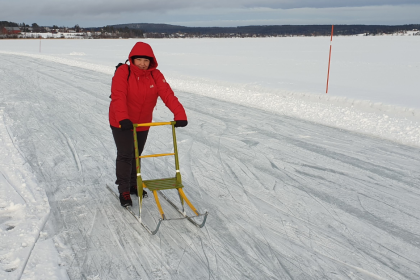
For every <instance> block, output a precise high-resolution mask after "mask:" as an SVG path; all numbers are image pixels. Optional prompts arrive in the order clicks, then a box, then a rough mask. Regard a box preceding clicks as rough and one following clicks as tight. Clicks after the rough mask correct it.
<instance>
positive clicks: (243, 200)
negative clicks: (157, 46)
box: [0, 55, 420, 280]
mask: <svg viewBox="0 0 420 280" xmlns="http://www.w3.org/2000/svg"><path fill="white" fill-rule="evenodd" d="M0 63H1V66H0V75H1V78H0V89H1V95H0V107H2V108H4V113H5V122H6V123H7V126H8V129H9V130H10V131H11V132H12V134H13V135H14V137H15V144H16V145H17V147H18V148H19V150H20V151H21V153H22V156H23V157H24V158H25V160H26V161H27V163H29V165H30V166H31V168H32V169H33V172H34V174H35V175H36V178H37V180H38V181H39V185H40V186H41V187H43V188H45V190H46V192H47V195H48V199H49V203H50V206H51V215H50V219H49V221H48V223H47V227H48V229H49V231H50V234H51V235H53V236H55V241H56V242H55V243H56V248H57V250H58V252H59V254H60V256H61V258H62V262H63V265H64V267H65V268H66V269H67V273H68V276H69V278H70V279H112V280H116V279H420V220H419V219H420V203H419V202H420V187H419V186H420V149H419V148H415V147H410V146H404V145H399V144H396V143H393V142H389V141H386V140H382V139H379V138H372V137H367V136H364V135H360V134H356V133H351V132H348V131H345V130H340V129H336V128H331V127H327V126H322V125H318V124H314V123H310V122H306V121H302V120H299V119H294V118H290V117H284V116H282V115H280V114H278V115H276V114H273V113H269V112H266V111H262V110H258V109H253V108H249V107H244V106H241V105H237V104H234V103H228V102H223V101H220V100H215V99H211V98H207V97H203V96H199V95H194V94H191V93H187V92H176V94H177V96H178V97H179V99H180V100H181V102H182V103H183V104H184V106H185V108H186V110H187V115H188V117H189V125H188V126H187V127H186V128H180V129H177V133H178V134H177V137H178V142H179V146H178V148H179V152H180V166H181V173H182V174H183V182H184V185H185V192H186V194H187V195H188V196H189V197H190V199H191V201H192V202H193V203H194V204H195V205H196V206H197V207H198V208H199V210H201V211H204V210H208V211H209V212H210V215H209V218H208V220H207V224H206V226H205V227H204V228H203V229H197V228H195V227H194V226H193V225H191V224H190V223H188V222H187V221H174V222H167V223H164V224H162V227H161V230H160V231H159V233H158V234H157V235H156V236H150V235H148V233H147V232H146V231H145V230H143V229H142V228H141V227H140V226H139V225H138V224H137V223H136V222H135V221H134V219H133V218H132V217H131V216H130V215H129V214H128V213H126V212H124V210H123V209H122V208H121V206H119V203H118V201H117V200H116V199H115V198H114V197H113V196H112V195H111V194H110V193H109V192H108V191H107V190H106V189H105V185H106V184H109V185H111V186H112V187H114V188H115V185H114V184H113V182H114V180H115V176H114V164H115V156H116V152H115V146H114V143H113V139H112V134H111V130H110V128H109V124H108V120H107V117H108V106H109V98H108V96H109V88H110V81H111V76H110V75H106V74H102V73H98V72H94V71H89V70H86V69H81V68H76V67H69V66H66V65H63V64H58V63H53V62H48V61H45V60H38V59H35V58H28V57H21V56H14V55H0ZM279 113H281V112H279ZM169 120H172V116H171V113H170V112H169V111H168V110H167V109H166V107H165V106H164V105H163V104H162V103H158V106H157V109H156V110H155V115H154V121H169ZM149 135H150V137H149V139H148V142H147V144H146V150H145V152H144V154H150V153H163V152H170V149H171V134H170V130H168V129H167V128H165V127H159V128H152V129H151V132H150V134H149ZM172 161H173V159H171V158H168V159H166V158H165V159H155V160H143V162H142V163H143V172H142V173H143V174H144V176H145V177H146V178H156V177H166V176H172V175H173V174H172V173H173V162H172ZM170 195H171V196H172V197H174V198H176V197H175V195H174V194H170ZM144 207H145V209H147V211H146V210H145V211H146V213H145V215H146V219H147V221H148V222H149V223H153V222H155V220H156V219H155V218H152V217H157V215H158V212H157V210H156V207H155V205H154V203H153V201H152V198H149V199H147V200H146V202H145V206H144ZM168 213H170V214H171V215H174V216H176V213H174V212H171V211H169V212H168ZM153 215H154V216H153Z"/></svg>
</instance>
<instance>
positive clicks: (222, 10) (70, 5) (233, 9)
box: [0, 0, 420, 26]
mask: <svg viewBox="0 0 420 280" xmlns="http://www.w3.org/2000/svg"><path fill="white" fill-rule="evenodd" d="M419 10H420V3H419V0H365V1H362V0H353V1H350V0H346V1H344V0H318V1H314V0H296V1H292V0H258V1H257V0H229V1H227V0H210V1H209V0H206V1H205V0H160V1H159V0H154V1H152V0H112V1H111V0H73V1H70V0H61V1H58V0H38V1H33V0H13V1H7V3H2V4H1V9H0V20H9V21H15V22H23V21H24V22H26V23H32V22H37V23H39V24H41V25H52V24H57V25H67V26H72V25H74V24H76V23H78V24H80V25H81V26H103V25H106V24H117V23H130V22H149V23H173V24H181V23H182V24H183V25H188V26H194V25H195V26H218V25H219V26H237V25H246V24H257V25H258V24H329V23H342V24H346V23H347V24H354V23H360V24H363V23H365V24H375V23H376V24H404V23H419V17H418V14H419ZM396 11H398V12H396ZM414 12H416V13H417V14H416V13H414ZM189 22H190V24H189Z"/></svg>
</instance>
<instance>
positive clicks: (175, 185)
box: [106, 121, 208, 235]
mask: <svg viewBox="0 0 420 280" xmlns="http://www.w3.org/2000/svg"><path fill="white" fill-rule="evenodd" d="M175 124H176V122H175V121H171V122H155V123H142V124H134V125H133V127H134V129H133V136H134V150H135V157H136V170H137V193H138V194H139V196H138V199H139V213H138V215H136V213H134V211H133V209H132V208H131V207H130V206H128V207H125V209H126V210H127V211H128V212H129V213H130V214H131V215H133V217H134V218H136V220H137V221H138V222H139V223H140V224H141V225H142V226H143V227H144V228H145V229H146V230H147V231H148V232H149V233H150V234H152V235H154V234H156V233H157V232H158V230H159V227H160V225H161V223H162V222H163V221H171V220H183V219H187V220H188V221H190V222H191V223H192V224H193V225H195V226H196V227H198V228H202V227H203V226H204V224H205V223H206V220H207V215H208V212H207V211H206V212H205V213H203V214H201V213H199V212H198V211H197V209H196V208H195V207H194V205H193V204H192V203H191V202H190V201H189V200H188V198H187V196H186V195H185V193H184V190H183V188H184V185H183V184H182V180H181V173H180V171H179V160H178V148H177V143H176V134H175ZM161 125H171V126H172V137H173V145H174V152H173V153H166V154H154V155H145V156H139V151H138V149H137V133H136V127H140V126H161ZM164 156H174V158H175V177H171V178H163V179H153V180H143V179H142V177H141V170H140V159H141V158H151V157H164ZM106 187H107V188H108V190H109V191H111V193H112V194H114V196H115V197H116V198H117V199H118V195H117V194H116V193H115V192H114V191H113V190H112V189H111V188H110V187H109V186H106ZM145 188H147V189H149V190H150V191H151V192H152V193H153V196H154V198H155V201H156V206H157V208H158V211H159V213H160V217H159V220H158V223H157V225H156V227H155V229H154V230H151V229H150V228H149V227H148V226H147V225H146V224H144V223H143V222H142V219H141V214H142V205H143V195H142V194H143V189H145ZM169 189H176V190H177V192H178V195H179V200H180V203H179V204H180V207H178V206H177V204H176V203H175V202H173V201H172V200H170V199H169V198H168V196H166V195H165V194H164V191H166V190H169ZM159 195H160V196H161V197H163V198H164V199H165V200H166V201H167V202H168V203H169V204H170V205H171V206H172V207H173V208H175V209H176V210H177V211H178V212H179V213H180V214H181V215H182V217H179V218H167V217H166V215H165V213H164V211H163V208H162V206H161V203H160V201H159ZM185 203H186V204H187V205H188V206H189V207H190V209H191V210H192V211H193V213H194V214H195V215H194V216H188V215H187V212H186V211H185V207H184V206H185V205H184V204H185ZM196 217H203V220H202V222H201V223H198V222H196V221H195V218H196Z"/></svg>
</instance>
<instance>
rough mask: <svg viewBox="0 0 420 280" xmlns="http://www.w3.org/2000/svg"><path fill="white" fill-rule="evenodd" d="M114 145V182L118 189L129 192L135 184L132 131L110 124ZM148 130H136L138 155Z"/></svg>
mask: <svg viewBox="0 0 420 280" xmlns="http://www.w3.org/2000/svg"><path fill="white" fill-rule="evenodd" d="M111 129H112V135H113V136H114V141H115V145H116V146H117V160H116V175H117V180H116V181H115V184H117V185H118V191H119V192H120V193H122V192H129V191H130V187H131V186H136V185H137V172H136V159H135V154H134V137H133V131H131V130H125V131H123V130H121V128H116V127H113V126H111ZM148 133H149V131H148V130H146V131H137V144H138V145H137V147H138V149H139V155H141V153H142V152H143V149H144V145H145V144H146V139H147V134H148Z"/></svg>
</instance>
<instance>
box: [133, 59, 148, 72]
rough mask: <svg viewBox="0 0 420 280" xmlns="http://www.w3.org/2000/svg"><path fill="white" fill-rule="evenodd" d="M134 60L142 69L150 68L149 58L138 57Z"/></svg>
mask: <svg viewBox="0 0 420 280" xmlns="http://www.w3.org/2000/svg"><path fill="white" fill-rule="evenodd" d="M133 62H134V65H135V66H137V67H138V68H140V69H142V70H147V69H149V65H150V60H148V59H147V58H136V59H134V61H133Z"/></svg>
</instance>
